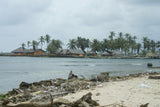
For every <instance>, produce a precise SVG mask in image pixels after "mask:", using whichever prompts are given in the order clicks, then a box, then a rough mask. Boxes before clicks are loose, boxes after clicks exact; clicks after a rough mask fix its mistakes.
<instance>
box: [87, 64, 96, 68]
mask: <svg viewBox="0 0 160 107" xmlns="http://www.w3.org/2000/svg"><path fill="white" fill-rule="evenodd" d="M88 66H91V67H94V66H96V65H95V64H88Z"/></svg>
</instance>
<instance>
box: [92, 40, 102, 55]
mask: <svg viewBox="0 0 160 107" xmlns="http://www.w3.org/2000/svg"><path fill="white" fill-rule="evenodd" d="M91 48H92V51H93V52H98V51H101V48H102V45H101V42H100V41H98V40H97V39H94V40H93V42H92V43H91Z"/></svg>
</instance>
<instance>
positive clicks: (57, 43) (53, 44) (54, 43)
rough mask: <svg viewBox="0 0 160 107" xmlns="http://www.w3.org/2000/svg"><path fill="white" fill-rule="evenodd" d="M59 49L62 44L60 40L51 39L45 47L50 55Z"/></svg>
mask: <svg viewBox="0 0 160 107" xmlns="http://www.w3.org/2000/svg"><path fill="white" fill-rule="evenodd" d="M60 48H62V42H61V41H60V40H54V39H52V41H51V42H50V43H49V45H48V46H47V51H49V52H50V53H54V52H56V51H57V50H58V49H60Z"/></svg>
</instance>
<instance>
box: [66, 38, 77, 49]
mask: <svg viewBox="0 0 160 107" xmlns="http://www.w3.org/2000/svg"><path fill="white" fill-rule="evenodd" d="M67 46H68V48H69V49H76V40H75V39H70V40H69V43H68V44H67Z"/></svg>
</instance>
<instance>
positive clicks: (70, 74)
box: [68, 71, 78, 79]
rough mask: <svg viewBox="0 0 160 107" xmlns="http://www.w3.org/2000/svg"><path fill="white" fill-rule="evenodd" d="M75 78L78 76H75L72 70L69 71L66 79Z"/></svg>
mask: <svg viewBox="0 0 160 107" xmlns="http://www.w3.org/2000/svg"><path fill="white" fill-rule="evenodd" d="M77 78H78V76H77V75H74V74H73V73H72V71H70V73H69V76H68V79H77Z"/></svg>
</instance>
